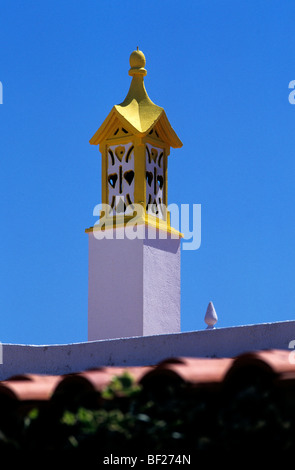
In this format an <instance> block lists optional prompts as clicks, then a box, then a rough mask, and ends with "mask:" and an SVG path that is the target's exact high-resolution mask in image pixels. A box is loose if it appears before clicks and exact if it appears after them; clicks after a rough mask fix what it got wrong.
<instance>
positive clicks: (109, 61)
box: [0, 0, 295, 344]
mask: <svg viewBox="0 0 295 470" xmlns="http://www.w3.org/2000/svg"><path fill="white" fill-rule="evenodd" d="M294 18H295V3H294V1H293V0H285V1H284V2H281V1H279V0H278V1H274V0H268V1H267V0H264V1H260V0H255V1H252V0H247V1H239V2H237V1H236V0H232V1H230V0H229V1H226V0H224V1H221V0H219V1H216V0H212V1H208V0H203V1H196V0H195V1H185V2H178V1H174V0H169V1H168V0H161V1H160V2H159V1H155V0H150V1H149V2H142V1H129V0H126V1H125V2H119V1H114V2H110V1H107V0H100V1H99V2H98V1H94V0H92V1H91V0H83V1H63V2H60V1H57V0H51V1H48V0H44V1H42V2H35V1H30V0H27V1H26V2H23V1H13V2H11V1H9V0H4V1H2V2H1V6H0V81H1V82H2V84H3V104H1V105H0V156H1V160H0V162H1V172H0V196H1V219H0V224H1V232H0V237H1V238H0V239H1V265H0V266H1V269H0V305H1V315H0V341H2V342H4V343H26V344H28V343H31V344H32V343H33V344H53V343H68V342H77V341H86V340H87V286H88V271H87V270H88V240H87V235H86V234H85V233H84V229H85V228H87V227H89V226H91V225H92V224H93V223H94V221H95V220H96V218H95V217H93V215H92V212H93V208H94V206H95V205H96V204H98V203H99V202H101V196H100V193H101V183H100V178H101V172H100V156H99V153H98V149H97V148H96V147H93V146H91V145H89V139H90V138H91V137H92V135H93V133H94V132H95V131H96V129H97V128H98V127H99V125H100V124H101V123H102V121H103V120H104V118H105V117H106V115H107V114H108V113H109V111H110V109H111V107H112V106H113V105H114V104H118V103H120V102H122V101H123V99H124V98H125V96H126V94H127V91H128V88H129V84H130V77H129V76H128V69H129V55H130V53H131V52H132V51H133V50H134V49H135V48H136V46H139V48H140V49H141V50H142V51H143V52H144V53H145V56H146V60H147V63H146V68H147V71H148V75H147V77H146V79H145V84H146V88H147V91H148V94H149V96H150V98H151V99H152V100H153V101H154V102H155V103H156V104H158V105H160V106H162V107H164V108H165V111H166V113H167V115H168V118H169V120H170V122H171V124H172V126H173V127H174V129H175V130H176V132H177V134H178V135H179V137H180V139H181V140H182V142H183V147H182V148H181V149H175V150H173V149H172V151H171V156H170V157H169V193H168V197H169V202H170V203H172V202H174V203H177V204H181V203H189V204H193V203H198V204H201V205H202V244H201V247H200V249H199V250H197V251H182V271H181V283H182V300H181V308H182V312H181V315H182V331H191V330H196V329H204V327H205V326H206V325H205V323H204V320H203V319H204V315H205V311H206V308H207V305H208V302H209V301H210V300H212V301H213V303H214V305H215V308H216V311H217V314H218V316H219V321H218V323H217V326H218V327H227V326H235V325H244V324H253V323H264V322H273V321H282V320H293V319H294V317H295V307H294V306H295V289H294V280H295V248H294V240H295V223H294V206H295V185H294V181H295V152H294V123H295V105H291V104H290V103H289V101H288V95H289V93H290V91H291V90H289V89H288V84H289V82H290V81H291V80H294V79H295V65H294V64H295V60H294V54H295V53H294V51H295V33H294ZM291 339H292V338H291Z"/></svg>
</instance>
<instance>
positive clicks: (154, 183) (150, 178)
mask: <svg viewBox="0 0 295 470" xmlns="http://www.w3.org/2000/svg"><path fill="white" fill-rule="evenodd" d="M163 161H164V150H163V149H161V148H156V147H154V146H153V145H151V144H146V211H147V212H148V213H150V214H153V215H155V216H157V217H159V218H161V219H163V218H164V212H163V207H162V204H163V193H164V164H163Z"/></svg>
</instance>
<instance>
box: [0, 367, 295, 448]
mask: <svg viewBox="0 0 295 470" xmlns="http://www.w3.org/2000/svg"><path fill="white" fill-rule="evenodd" d="M78 398H79V399H78ZM78 398H77V401H76V403H77V405H73V404H72V405H71V406H70V405H69V402H68V400H67V399H65V400H64V401H61V402H60V401H57V402H55V401H54V400H53V401H52V402H49V404H48V405H47V406H44V407H39V408H35V409H33V410H31V411H30V412H28V413H27V414H26V415H25V416H24V418H23V419H22V420H20V419H19V417H16V415H15V416H14V415H13V413H10V415H9V416H10V419H11V420H13V419H14V420H15V421H14V422H13V423H10V426H4V425H3V426H2V428H1V426H0V430H1V431H0V449H2V448H9V449H14V451H16V450H19V449H29V450H31V451H35V450H37V449H38V450H39V451H40V449H41V450H42V451H46V452H52V451H55V452H57V451H59V452H60V451H63V452H66V453H67V455H76V453H78V452H82V454H83V455H84V454H85V452H87V455H92V454H93V455H96V456H97V455H98V454H99V453H101V454H103V455H107V454H110V453H112V454H114V453H117V454H118V455H120V454H123V455H136V454H137V453H143V452H145V451H146V450H147V449H148V451H149V452H150V453H167V452H170V453H173V454H176V453H184V452H185V453H190V454H192V453H195V454H196V455H198V456H206V457H208V456H212V455H216V453H219V454H220V453H221V452H224V451H228V452H232V451H233V450H235V451H239V452H245V450H246V449H252V451H253V452H256V453H257V452H260V453H265V452H267V454H269V453H270V452H271V451H277V452H279V451H280V452H282V451H283V452H286V451H293V450H294V436H295V400H294V393H293V391H292V390H289V389H288V388H285V389H284V388H282V389H277V388H275V387H274V386H273V384H271V383H268V382H266V381H264V380H261V379H260V378H259V377H258V378H257V377H256V376H253V377H251V376H250V377H248V378H247V380H243V381H237V382H235V383H230V384H226V385H224V386H223V387H222V388H221V389H220V390H216V389H214V388H212V389H211V390H210V389H206V390H202V389H191V388H189V387H188V386H187V385H185V384H180V383H176V382H170V383H169V381H167V378H166V379H165V381H164V380H162V381H161V380H160V379H159V380H157V381H156V382H154V383H151V384H145V386H144V387H139V386H138V385H136V384H135V383H134V381H133V379H132V377H131V376H130V375H128V374H123V375H122V376H120V377H115V378H114V379H113V380H112V382H111V383H110V384H109V385H108V387H106V389H105V390H103V392H102V393H101V394H97V396H96V402H95V403H96V405H95V406H94V405H93V406H92V407H88V406H85V405H84V406H82V405H81V403H83V399H82V398H83V397H82V396H81V397H78ZM92 398H93V397H92ZM92 403H94V402H93V401H92ZM11 424H13V425H11Z"/></svg>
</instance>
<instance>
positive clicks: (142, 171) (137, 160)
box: [134, 138, 146, 210]
mask: <svg viewBox="0 0 295 470" xmlns="http://www.w3.org/2000/svg"><path fill="white" fill-rule="evenodd" d="M145 159H146V156H145V143H144V142H143V141H142V139H140V138H135V139H134V174H135V181H134V202H135V203H137V204H142V206H143V208H144V210H145V207H146V176H145V175H146V165H145Z"/></svg>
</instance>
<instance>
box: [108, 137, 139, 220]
mask: <svg viewBox="0 0 295 470" xmlns="http://www.w3.org/2000/svg"><path fill="white" fill-rule="evenodd" d="M126 132H127V131H126ZM134 177H135V174H134V146H133V145H132V144H131V143H129V144H125V145H112V146H110V147H108V168H107V181H108V185H107V194H108V198H107V200H108V204H109V205H110V206H111V208H112V214H110V215H115V214H124V213H127V212H128V211H127V207H128V206H129V207H130V206H131V208H132V204H133V203H134Z"/></svg>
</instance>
